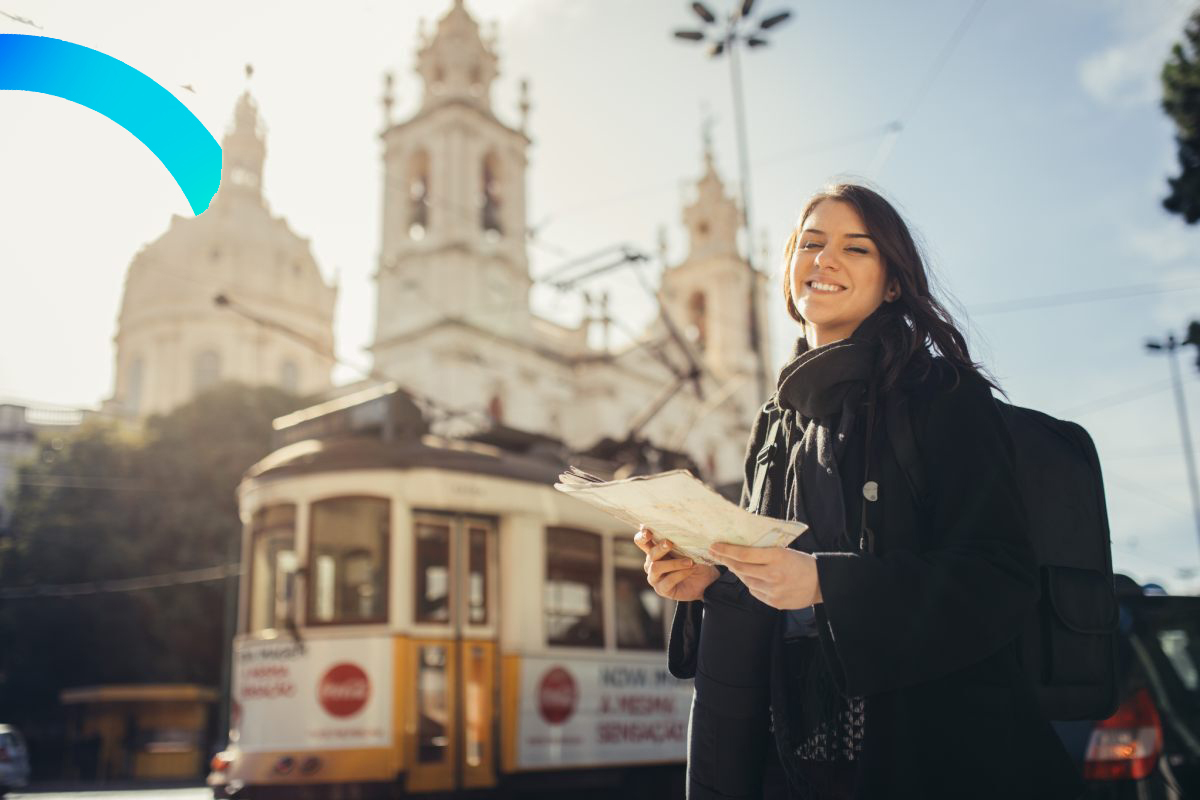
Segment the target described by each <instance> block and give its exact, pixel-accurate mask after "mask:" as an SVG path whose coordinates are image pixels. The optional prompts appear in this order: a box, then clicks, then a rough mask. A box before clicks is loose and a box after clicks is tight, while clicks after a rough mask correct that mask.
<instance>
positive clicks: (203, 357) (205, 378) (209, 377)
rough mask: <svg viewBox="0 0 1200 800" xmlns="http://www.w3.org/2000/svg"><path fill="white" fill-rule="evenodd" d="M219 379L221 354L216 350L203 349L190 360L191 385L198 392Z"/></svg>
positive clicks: (214, 383)
mask: <svg viewBox="0 0 1200 800" xmlns="http://www.w3.org/2000/svg"><path fill="white" fill-rule="evenodd" d="M220 380H221V356H220V354H219V353H217V351H216V350H204V351H202V352H200V353H199V354H197V355H196V358H195V360H194V361H193V362H192V386H193V389H194V391H195V392H196V393H197V394H199V393H200V392H203V391H204V390H205V389H208V388H210V387H212V386H216V385H217V383H218V382H219V381H220Z"/></svg>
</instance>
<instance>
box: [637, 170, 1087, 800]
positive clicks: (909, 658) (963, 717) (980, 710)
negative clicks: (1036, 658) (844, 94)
mask: <svg viewBox="0 0 1200 800" xmlns="http://www.w3.org/2000/svg"><path fill="white" fill-rule="evenodd" d="M785 265H786V270H785V275H784V280H783V293H784V299H785V302H786V305H787V310H788V313H789V315H790V316H791V317H792V318H793V319H794V320H795V321H796V322H797V323H799V325H800V327H801V336H800V337H799V338H798V339H797V340H796V345H795V348H794V351H793V353H792V357H791V359H790V360H789V361H788V362H787V363H786V364H784V366H783V368H782V369H781V370H780V373H779V379H778V388H777V391H776V392H775V393H774V394H773V395H772V396H771V397H770V398H769V399H768V400H767V402H766V403H765V404H764V405H763V407H762V408H761V409H760V411H759V415H758V418H757V419H756V420H755V422H754V424H753V428H752V431H751V435H750V440H749V442H747V445H746V457H745V473H744V475H745V480H744V483H743V485H742V497H741V504H742V506H743V507H744V508H746V509H748V510H749V511H752V512H754V513H758V514H766V515H769V516H773V517H777V518H782V519H787V520H796V521H800V522H804V523H806V524H807V525H808V526H809V529H808V530H807V531H806V532H805V534H804V535H803V536H801V537H799V538H797V539H796V540H795V541H794V542H793V543H792V544H791V545H789V546H788V547H786V548H784V547H762V548H756V547H742V546H737V545H732V544H729V543H721V544H718V545H714V546H713V548H712V551H711V555H712V556H713V558H714V559H715V560H716V561H717V562H718V564H719V567H717V568H714V567H711V566H708V565H704V564H695V565H693V564H692V563H691V562H690V561H689V560H688V559H685V558H681V557H678V556H674V555H673V554H672V552H671V551H672V546H671V543H670V542H669V541H666V540H659V539H657V538H656V537H655V536H654V534H653V531H647V530H643V531H641V532H639V534H638V536H637V537H636V539H635V541H636V543H637V544H638V546H639V547H641V548H642V549H643V550H644V551H645V553H646V562H645V569H646V575H647V580H648V582H649V583H650V585H651V586H652V587H654V590H655V591H656V592H657V593H658V594H660V595H661V596H663V597H668V598H672V599H675V600H678V601H680V602H679V604H678V606H677V608H676V614H675V620H674V623H673V625H672V629H671V638H670V642H669V644H668V665H669V667H670V670H671V672H672V674H674V675H676V676H677V677H681V678H694V679H695V696H694V700H693V705H692V715H691V724H690V727H689V744H688V797H689V798H690V800H696V799H697V798H728V797H756V798H757V797H772V798H774V797H797V798H806V800H808V799H809V798H876V797H922V798H926V800H930V799H932V798H959V797H972V798H985V797H986V798H1001V797H1003V798H1012V797H1021V798H1035V797H1037V798H1072V797H1076V796H1077V795H1078V793H1079V790H1080V789H1081V788H1082V786H1081V785H1080V783H1079V775H1078V773H1077V771H1076V770H1075V768H1074V767H1073V766H1072V764H1071V762H1070V759H1069V757H1068V756H1067V754H1066V752H1065V751H1064V750H1063V748H1062V745H1061V743H1060V742H1059V740H1058V739H1057V737H1056V736H1055V734H1054V732H1053V730H1052V729H1051V727H1050V725H1049V723H1048V721H1047V720H1046V719H1045V718H1044V716H1043V715H1042V712H1041V709H1040V708H1039V706H1038V703H1037V699H1036V696H1035V693H1034V687H1033V686H1032V684H1031V683H1030V679H1029V677H1028V676H1027V675H1026V674H1025V673H1024V672H1023V671H1022V668H1021V666H1020V661H1019V655H1018V652H1017V650H1016V648H1015V646H1014V644H1015V642H1016V639H1017V636H1018V635H1019V633H1020V631H1021V629H1022V625H1023V622H1024V620H1025V619H1027V618H1028V616H1029V615H1030V614H1031V613H1032V611H1033V609H1034V606H1035V603H1036V601H1037V597H1038V583H1037V580H1038V579H1037V569H1036V563H1035V558H1034V551H1033V547H1032V543H1031V538H1030V522H1029V515H1028V512H1027V509H1026V508H1025V506H1024V501H1023V500H1022V497H1021V495H1020V492H1019V488H1018V482H1017V475H1016V466H1015V463H1016V462H1015V457H1014V445H1013V442H1012V438H1011V435H1010V434H1009V432H1008V430H1007V428H1006V427H1005V425H1004V422H1003V420H1002V419H1001V418H1000V416H999V411H998V408H997V405H996V403H995V402H994V400H993V398H992V395H991V389H992V388H996V387H995V384H994V382H993V381H992V380H991V379H990V378H989V377H987V376H986V375H985V374H984V373H983V372H982V370H981V368H980V366H979V365H978V364H976V363H975V362H974V361H972V359H971V356H970V353H969V352H968V349H967V345H966V341H965V340H964V338H963V336H962V334H961V333H960V332H959V330H958V328H957V327H956V326H955V324H954V321H953V320H952V319H951V317H950V316H949V315H948V314H947V313H946V312H945V310H944V309H943V307H942V306H941V305H940V304H939V303H938V301H937V300H936V299H934V298H933V297H932V296H931V295H930V292H929V284H928V281H927V279H926V275H925V267H924V263H923V260H922V258H921V255H920V253H919V252H918V250H917V247H916V244H915V243H914V241H913V238H912V235H911V234H910V232H909V230H908V227H907V225H906V224H905V222H904V221H903V220H902V219H901V217H900V216H899V214H898V213H897V212H896V210H895V209H894V208H893V207H892V206H891V204H890V203H888V202H887V200H885V199H884V198H883V197H882V196H880V195H879V194H878V193H876V192H874V191H873V190H871V189H868V188H866V187H863V186H858V185H854V184H838V185H835V186H832V187H829V188H827V189H825V190H823V191H821V192H818V193H817V194H816V195H814V196H813V197H812V198H810V200H809V201H808V202H807V203H806V204H805V207H804V211H803V213H802V214H801V215H800V219H799V221H798V223H797V225H796V228H795V229H794V230H793V232H792V234H791V236H790V237H789V239H788V243H787V247H786V256H785ZM889 401H890V402H889ZM901 404H903V405H901ZM885 407H888V408H892V409H895V408H904V409H906V411H905V413H908V414H909V415H910V418H911V422H912V425H911V432H912V435H913V437H914V438H915V440H916V441H915V443H914V444H915V451H916V452H919V453H920V455H921V460H922V463H923V464H924V466H925V470H926V471H927V472H928V473H929V475H928V478H929V480H928V481H927V486H928V488H929V491H928V492H927V493H924V494H922V496H921V498H920V500H919V501H918V499H917V498H916V496H915V495H914V494H913V493H912V492H911V491H910V489H909V487H908V483H907V479H906V477H905V475H904V473H903V471H902V469H901V467H900V462H899V460H898V456H897V454H896V453H895V452H894V451H893V450H892V441H893V439H892V437H891V436H889V435H888V434H887V432H886V431H885V428H887V427H888V426H887V425H886V423H887V422H889V421H891V420H892V417H891V415H885V414H883V413H882V409H883V408H885ZM899 427H900V426H899V425H897V428H899ZM935 475H936V478H934V477H933V476H935ZM935 485H936V488H933V487H934V486H935Z"/></svg>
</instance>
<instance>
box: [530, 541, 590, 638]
mask: <svg viewBox="0 0 1200 800" xmlns="http://www.w3.org/2000/svg"><path fill="white" fill-rule="evenodd" d="M600 587H601V563H600V537H599V535H597V534H594V533H588V532H587V531H577V530H571V529H569V528H547V529H546V586H545V591H544V593H543V605H544V607H545V615H546V643H547V644H561V645H572V646H576V647H603V646H604V619H603V615H602V609H603V603H602V602H601V588H600Z"/></svg>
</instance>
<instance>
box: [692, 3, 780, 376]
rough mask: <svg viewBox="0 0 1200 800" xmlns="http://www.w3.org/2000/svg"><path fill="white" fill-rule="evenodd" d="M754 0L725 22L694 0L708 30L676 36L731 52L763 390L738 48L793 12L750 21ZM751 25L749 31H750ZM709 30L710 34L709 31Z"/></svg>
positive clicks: (711, 50) (716, 53) (753, 340)
mask: <svg viewBox="0 0 1200 800" xmlns="http://www.w3.org/2000/svg"><path fill="white" fill-rule="evenodd" d="M754 2H755V0H742V1H741V3H740V6H739V8H738V10H737V11H736V12H734V13H732V14H730V15H729V17H728V18H727V19H726V21H725V23H724V25H721V24H719V23H718V22H717V18H716V16H715V15H714V14H713V13H712V11H710V10H709V9H708V7H707V6H705V5H704V3H700V2H694V3H692V11H694V12H695V13H696V16H698V17H699V18H700V19H701V20H703V21H704V23H705V26H706V29H705V30H677V31H675V38H677V39H681V40H683V41H687V42H704V41H707V42H708V43H709V47H708V54H709V56H711V57H712V58H720V57H721V55H722V54H724V53H725V52H726V51H728V52H729V77H730V81H731V82H732V84H733V113H734V124H735V129H736V134H737V143H738V173H739V176H738V177H739V183H740V185H741V193H742V225H743V229H744V230H745V234H746V266H747V267H748V268H749V270H750V304H749V309H750V348H751V349H752V350H753V351H754V354H755V356H756V357H757V358H756V360H757V362H758V388H759V390H760V391H761V392H762V393H763V394H764V396H765V395H766V394H768V393H769V392H770V385H769V384H768V383H767V354H766V349H765V348H764V346H763V344H764V342H763V339H764V338H765V337H764V336H763V332H762V331H761V330H760V329H759V324H758V322H759V320H758V280H759V274H758V270H756V269H755V268H754V261H753V253H754V233H753V231H754V228H753V226H752V225H751V221H750V219H751V218H750V159H749V158H748V156H747V145H746V111H745V107H744V105H743V100H742V71H741V64H740V63H739V60H738V48H739V46H740V45H742V44H745V45H746V46H747V47H751V48H758V47H765V46H766V45H767V40H766V39H765V38H763V37H764V34H765V33H766V31H768V30H770V29H772V28H774V27H775V26H776V25H779V24H780V23H782V22H785V21H786V20H787V19H788V18H789V17H791V15H792V13H791V12H790V11H780V12H777V13H775V14H771V15H770V16H767V17H765V18H764V19H762V20H761V21H760V22H759V23H758V24H757V25H754V24H753V23H751V22H750V19H749V18H750V12H751V10H753V8H754ZM747 29H749V32H747ZM706 30H707V31H709V32H710V34H711V35H706Z"/></svg>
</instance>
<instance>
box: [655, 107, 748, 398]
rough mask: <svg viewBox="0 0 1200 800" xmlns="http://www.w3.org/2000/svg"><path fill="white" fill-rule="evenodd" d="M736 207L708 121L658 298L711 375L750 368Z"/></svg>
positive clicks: (744, 279)
mask: <svg viewBox="0 0 1200 800" xmlns="http://www.w3.org/2000/svg"><path fill="white" fill-rule="evenodd" d="M741 215H742V211H741V208H740V207H739V206H738V204H737V202H736V201H735V200H734V198H733V197H731V196H729V195H728V194H727V193H726V191H725V184H724V183H723V182H722V181H721V177H720V175H718V173H717V169H716V164H715V163H714V159H713V152H712V140H711V135H710V133H709V130H708V127H707V126H706V127H705V131H704V173H703V174H702V175H701V176H700V179H699V180H698V181H697V182H696V188H695V194H694V196H693V198H692V200H691V202H690V203H688V204H687V205H686V206H685V207H684V209H683V223H684V225H685V227H686V228H687V233H688V254H687V257H686V258H684V260H683V261H682V262H681V263H679V264H676V265H674V266H671V267H668V268H667V270H666V272H665V274H664V275H663V298H664V301H665V303H666V306H667V309H668V311H669V313H670V314H671V317H672V319H674V320H675V321H676V323H677V324H678V325H679V327H680V328H681V329H682V330H683V332H684V334H685V335H686V336H687V337H688V339H689V340H690V342H691V344H692V346H693V348H694V349H695V352H696V353H697V354H698V355H699V356H700V358H701V359H702V360H703V362H704V364H705V366H706V367H708V369H709V370H710V371H711V372H712V373H713V374H714V375H717V376H720V377H729V376H732V375H734V374H738V373H742V372H749V373H752V372H754V370H755V364H756V361H755V355H754V351H753V349H752V348H751V346H750V341H751V340H750V303H749V294H750V280H751V271H750V266H749V264H747V263H746V260H745V259H744V258H742V257H741V255H739V253H738V229H739V227H740V225H741ZM754 278H755V279H756V280H757V282H758V292H759V294H758V298H757V304H758V308H759V318H760V321H759V330H761V331H765V330H767V328H766V313H765V309H766V307H767V299H766V279H765V277H764V276H763V275H762V274H761V273H758V272H755V273H754Z"/></svg>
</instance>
